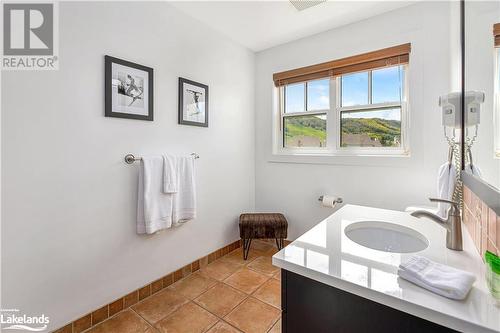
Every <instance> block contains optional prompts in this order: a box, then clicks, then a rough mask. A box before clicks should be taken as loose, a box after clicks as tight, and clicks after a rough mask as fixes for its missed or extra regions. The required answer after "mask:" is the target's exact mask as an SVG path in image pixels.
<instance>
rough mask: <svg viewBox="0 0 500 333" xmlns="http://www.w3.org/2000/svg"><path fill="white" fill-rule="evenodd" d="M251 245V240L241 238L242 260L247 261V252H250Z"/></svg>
mask: <svg viewBox="0 0 500 333" xmlns="http://www.w3.org/2000/svg"><path fill="white" fill-rule="evenodd" d="M251 244H252V239H251V238H248V239H245V238H243V260H247V259H248V252H250V245H251Z"/></svg>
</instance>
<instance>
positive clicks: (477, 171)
mask: <svg viewBox="0 0 500 333" xmlns="http://www.w3.org/2000/svg"><path fill="white" fill-rule="evenodd" d="M465 171H467V172H468V173H470V174H471V175H474V176H477V177H479V178H483V173H482V172H481V169H480V168H479V167H478V166H477V165H475V164H473V165H472V167H471V166H470V164H467V165H466V166H465Z"/></svg>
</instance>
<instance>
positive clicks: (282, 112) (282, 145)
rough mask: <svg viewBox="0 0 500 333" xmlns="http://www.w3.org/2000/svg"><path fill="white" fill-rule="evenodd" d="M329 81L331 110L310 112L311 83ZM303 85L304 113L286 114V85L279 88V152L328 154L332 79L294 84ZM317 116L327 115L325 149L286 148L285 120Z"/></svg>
mask: <svg viewBox="0 0 500 333" xmlns="http://www.w3.org/2000/svg"><path fill="white" fill-rule="evenodd" d="M325 79H328V83H329V101H328V104H329V108H328V109H321V110H313V111H308V110H307V100H308V98H307V85H308V83H309V82H314V81H321V80H325ZM298 83H301V84H303V85H304V111H299V112H286V105H285V101H286V85H284V86H281V87H277V88H276V89H278V91H279V92H278V96H279V97H280V98H279V106H278V110H279V132H278V133H280V134H281V135H280V139H279V142H278V145H279V146H278V150H279V151H280V152H281V153H285V154H292V155H293V154H297V153H299V152H303V153H308V154H310V153H315V154H325V153H328V151H329V143H328V142H329V140H328V123H329V121H328V119H329V114H330V113H331V110H332V101H331V94H332V87H331V86H332V83H331V78H328V77H326V78H319V79H313V80H307V81H302V82H297V83H292V84H290V85H293V84H298ZM317 115H325V116H326V140H325V142H326V144H325V146H324V147H286V146H285V118H288V117H297V116H317Z"/></svg>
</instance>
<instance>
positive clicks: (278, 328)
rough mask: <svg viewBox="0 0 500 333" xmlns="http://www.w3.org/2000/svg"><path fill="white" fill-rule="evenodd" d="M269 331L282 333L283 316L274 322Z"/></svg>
mask: <svg viewBox="0 0 500 333" xmlns="http://www.w3.org/2000/svg"><path fill="white" fill-rule="evenodd" d="M269 333H281V318H280V319H279V320H278V321H277V322H276V324H274V326H273V328H271V330H269Z"/></svg>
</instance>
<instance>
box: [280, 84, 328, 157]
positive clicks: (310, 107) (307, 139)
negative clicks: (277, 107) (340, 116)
mask: <svg viewBox="0 0 500 333" xmlns="http://www.w3.org/2000/svg"><path fill="white" fill-rule="evenodd" d="M282 90H283V92H284V104H283V108H282V109H283V110H282V120H283V122H282V123H283V145H284V147H294V148H298V147H317V148H322V147H326V118H327V114H328V111H329V109H330V80H329V79H322V80H314V81H309V82H302V83H295V84H290V85H286V86H284V88H283V89H282Z"/></svg>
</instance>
